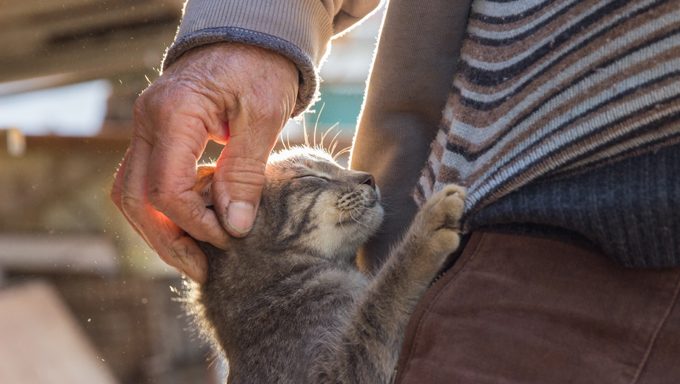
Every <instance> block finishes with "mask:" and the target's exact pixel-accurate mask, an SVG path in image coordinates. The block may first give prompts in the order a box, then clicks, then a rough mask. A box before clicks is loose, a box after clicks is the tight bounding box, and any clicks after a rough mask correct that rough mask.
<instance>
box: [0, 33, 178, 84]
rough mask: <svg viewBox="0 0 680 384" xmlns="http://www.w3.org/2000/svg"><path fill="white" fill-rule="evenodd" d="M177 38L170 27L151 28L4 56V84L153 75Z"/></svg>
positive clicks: (1, 79) (0, 65)
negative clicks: (64, 76) (59, 76)
mask: <svg viewBox="0 0 680 384" xmlns="http://www.w3.org/2000/svg"><path fill="white" fill-rule="evenodd" d="M173 36H174V29H171V28H168V26H160V27H158V26H155V27H150V28H148V29H147V30H146V31H144V33H140V34H138V35H136V36H135V35H130V34H129V33H125V32H120V33H115V34H111V35H110V36H108V37H107V38H106V39H84V40H82V41H77V42H69V43H64V44H62V45H61V46H60V49H56V48H55V49H50V50H47V51H45V53H44V54H43V55H41V56H39V57H37V56H34V55H29V56H24V57H12V58H8V57H6V56H0V68H2V71H0V82H7V81H18V80H22V79H27V78H31V77H36V76H49V75H57V74H69V75H71V76H72V77H75V79H74V80H78V81H84V80H89V79H95V78H103V77H107V78H109V77H115V75H116V74H118V73H127V72H142V71H146V72H152V68H153V67H158V66H160V61H161V58H162V56H163V52H164V50H165V47H167V46H168V45H169V44H170V43H171V41H172V38H173Z"/></svg>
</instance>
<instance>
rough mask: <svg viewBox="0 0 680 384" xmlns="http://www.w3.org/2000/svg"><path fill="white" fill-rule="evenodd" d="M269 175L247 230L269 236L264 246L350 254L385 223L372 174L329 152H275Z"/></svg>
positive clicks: (261, 237) (253, 234)
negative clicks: (344, 164)
mask: <svg viewBox="0 0 680 384" xmlns="http://www.w3.org/2000/svg"><path fill="white" fill-rule="evenodd" d="M207 173H209V171H208V172H204V176H205V174H207ZM265 175H266V180H267V182H266V185H265V188H264V190H263V192H262V200H261V202H260V207H259V210H258V215H257V219H256V221H255V225H254V227H253V230H252V231H251V233H250V234H249V235H248V237H251V238H253V237H254V238H257V239H258V240H261V241H266V242H267V243H263V245H264V246H274V247H283V248H287V249H292V248H296V247H297V248H305V249H310V250H313V251H314V252H315V253H316V254H319V255H321V256H323V257H338V256H341V257H345V256H351V255H353V254H354V253H355V252H356V250H357V249H358V247H359V246H360V245H361V244H363V243H364V242H365V241H366V240H367V239H368V238H369V237H370V236H371V235H373V234H374V233H375V232H376V230H377V229H378V228H379V226H380V224H381V222H382V218H383V208H382V206H381V205H380V194H379V191H378V188H377V186H376V185H375V181H374V180H373V177H372V176H371V175H370V174H368V173H365V172H358V171H352V170H348V169H345V168H343V167H341V166H340V165H338V164H337V163H336V162H335V161H334V160H333V158H332V157H331V156H330V155H329V154H328V153H326V152H325V151H321V150H318V149H313V148H307V147H298V148H292V149H289V150H285V151H282V152H279V153H275V154H272V156H270V158H269V161H268V163H267V167H266V170H265ZM206 197H207V199H208V200H210V199H211V197H210V196H209V194H207V195H206Z"/></svg>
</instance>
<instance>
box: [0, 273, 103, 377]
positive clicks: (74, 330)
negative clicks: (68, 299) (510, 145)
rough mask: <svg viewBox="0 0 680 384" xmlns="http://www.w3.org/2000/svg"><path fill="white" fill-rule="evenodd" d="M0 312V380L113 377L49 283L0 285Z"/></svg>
mask: <svg viewBox="0 0 680 384" xmlns="http://www.w3.org/2000/svg"><path fill="white" fill-rule="evenodd" d="M0 314H1V315H0V340H2V341H1V342H0V383H3V384H27V383H30V384H63V383H70V384H92V383H98V384H114V383H115V382H116V380H115V379H114V378H113V376H112V375H111V373H110V372H109V370H108V368H107V367H106V363H105V362H103V361H101V358H99V357H98V356H97V352H96V351H95V350H94V348H93V347H92V346H91V345H90V343H89V342H88V340H87V339H86V337H85V336H84V335H83V332H82V330H81V329H80V328H78V326H77V325H76V323H75V321H74V319H73V318H72V316H71V315H70V313H69V312H68V310H67V309H66V307H65V306H64V304H63V303H62V302H61V300H60V299H59V296H58V295H57V294H56V293H55V291H54V290H53V289H52V288H51V287H50V286H48V285H46V284H42V283H32V284H29V285H25V286H22V287H18V288H12V289H6V290H3V291H0Z"/></svg>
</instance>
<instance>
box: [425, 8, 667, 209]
mask: <svg viewBox="0 0 680 384" xmlns="http://www.w3.org/2000/svg"><path fill="white" fill-rule="evenodd" d="M679 81H680V2H679V1H678V0H640V1H625V0H601V1H596V0H585V1H573V0H558V1H548V0H518V1H507V2H505V1H503V2H499V1H486V0H477V1H474V2H473V4H472V12H471V15H470V20H469V24H468V27H467V32H466V37H465V40H464V43H463V47H462V50H461V64H460V66H459V69H458V71H457V73H456V74H455V76H454V79H453V84H452V89H451V93H450V96H449V100H448V102H447V105H446V107H445V109H444V112H443V118H442V122H441V129H440V131H439V132H438V134H437V136H436V139H435V141H434V143H433V147H432V153H431V155H430V157H429V159H428V163H427V166H426V167H425V168H424V169H423V173H422V176H421V178H420V181H419V185H418V187H417V189H416V193H415V194H416V200H418V201H419V202H423V201H425V199H426V198H427V197H428V196H430V195H431V194H432V193H434V192H436V191H438V190H439V189H441V188H443V187H444V186H445V185H447V184H448V183H456V184H460V185H463V186H465V187H466V188H467V190H468V197H467V199H466V215H465V217H466V218H467V217H470V216H473V215H474V214H475V213H476V212H479V211H480V210H482V209H483V208H484V207H488V206H490V205H492V204H493V203H495V202H497V201H499V200H500V199H501V198H503V197H504V196H506V195H508V194H510V193H511V192H514V191H517V190H519V189H520V188H522V187H523V186H525V185H527V184H530V183H531V182H532V181H534V180H538V179H546V178H550V177H553V176H557V175H559V176H560V177H562V176H565V175H569V174H577V173H583V172H585V171H588V170H592V169H594V168H595V167H598V166H601V165H602V164H605V163H607V162H611V161H612V160H614V159H619V160H620V159H624V158H626V157H629V156H637V155H640V154H644V153H647V152H651V151H655V150H658V149H660V148H662V147H664V146H670V145H673V144H675V143H677V142H678V140H679V139H680V129H679V128H678V127H680V124H679V122H680V113H679V112H680V87H678V82H679Z"/></svg>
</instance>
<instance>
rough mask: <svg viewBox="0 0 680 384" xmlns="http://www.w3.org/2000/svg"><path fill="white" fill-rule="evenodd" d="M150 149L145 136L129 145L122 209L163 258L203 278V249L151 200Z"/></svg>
mask: <svg viewBox="0 0 680 384" xmlns="http://www.w3.org/2000/svg"><path fill="white" fill-rule="evenodd" d="M151 151H152V149H151V144H150V143H149V142H148V141H146V140H145V139H143V138H139V139H136V140H133V142H132V144H131V146H130V150H129V157H128V159H127V166H126V168H125V174H124V178H123V181H122V183H123V187H122V194H121V206H122V208H123V211H124V213H125V215H126V216H127V217H128V218H129V219H130V221H131V222H132V223H133V225H134V226H135V227H137V228H138V229H139V231H140V232H141V233H142V235H143V237H144V238H145V240H146V241H147V243H148V244H149V246H151V248H153V249H154V250H155V251H156V252H157V253H158V255H159V256H160V258H161V259H162V260H163V261H165V262H166V263H167V264H169V265H171V266H173V267H175V268H177V269H179V270H181V271H182V272H184V273H185V274H187V276H189V277H190V278H191V279H193V280H195V281H198V282H204V281H205V278H206V275H207V260H206V257H205V255H204V254H203V252H202V251H201V250H200V248H199V247H198V245H197V244H196V242H195V241H194V240H192V239H191V238H190V237H188V236H187V235H186V234H185V233H184V232H183V231H182V230H181V229H180V228H179V227H178V226H177V225H175V224H174V223H173V222H172V221H170V220H169V219H168V218H167V217H166V216H165V215H163V214H162V213H161V212H158V211H157V210H155V209H154V208H153V207H152V206H151V205H150V203H149V202H148V198H147V187H146V183H147V176H148V168H147V164H148V160H149V157H150V155H151Z"/></svg>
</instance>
